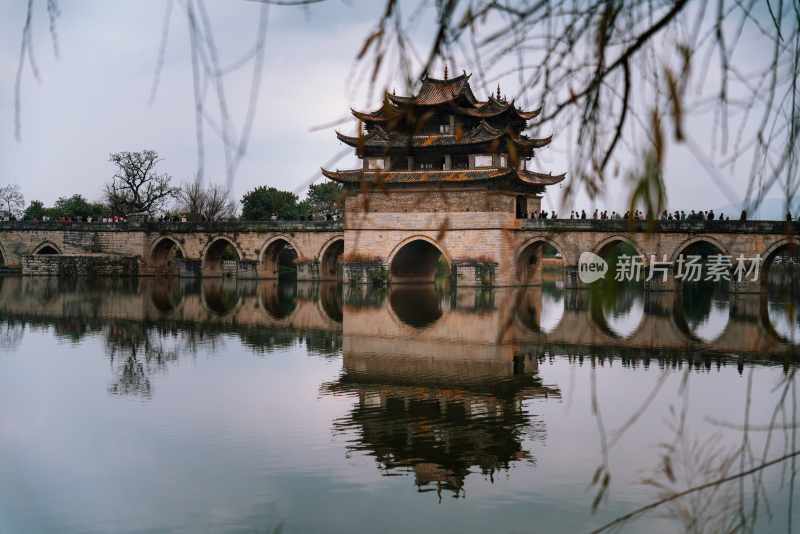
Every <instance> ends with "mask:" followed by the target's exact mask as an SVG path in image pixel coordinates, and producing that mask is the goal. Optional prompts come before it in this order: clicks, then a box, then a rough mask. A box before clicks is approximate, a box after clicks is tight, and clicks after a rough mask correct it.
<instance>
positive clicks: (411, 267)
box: [389, 236, 451, 283]
mask: <svg viewBox="0 0 800 534" xmlns="http://www.w3.org/2000/svg"><path fill="white" fill-rule="evenodd" d="M442 260H443V261H444V262H446V263H447V265H448V270H449V265H450V264H451V262H450V259H449V258H448V257H447V254H445V252H444V250H443V249H442V248H441V247H440V246H439V245H438V244H437V243H436V242H435V241H433V240H432V239H429V238H427V237H424V236H415V237H411V238H409V239H406V240H405V241H403V242H401V243H400V244H399V245H398V246H397V247H396V248H395V250H394V251H393V252H392V254H391V255H390V256H389V265H390V273H391V281H392V282H399V283H419V282H433V281H434V280H435V279H436V275H437V271H438V269H439V265H440V261H442Z"/></svg>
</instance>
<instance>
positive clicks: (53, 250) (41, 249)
mask: <svg viewBox="0 0 800 534" xmlns="http://www.w3.org/2000/svg"><path fill="white" fill-rule="evenodd" d="M55 254H61V249H60V248H58V246H57V245H56V244H55V243H53V242H51V241H43V242H41V243H39V245H37V246H36V248H34V249H33V255H34V256H49V255H55Z"/></svg>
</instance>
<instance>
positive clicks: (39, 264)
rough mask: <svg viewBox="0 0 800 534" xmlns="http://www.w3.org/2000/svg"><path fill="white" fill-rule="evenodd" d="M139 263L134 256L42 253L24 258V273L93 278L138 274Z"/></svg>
mask: <svg viewBox="0 0 800 534" xmlns="http://www.w3.org/2000/svg"><path fill="white" fill-rule="evenodd" d="M138 272H139V263H138V260H137V259H136V258H135V257H132V256H105V255H91V256H62V255H41V256H24V257H23V258H22V274H24V275H29V276H60V277H79V278H93V277H101V276H137V275H138Z"/></svg>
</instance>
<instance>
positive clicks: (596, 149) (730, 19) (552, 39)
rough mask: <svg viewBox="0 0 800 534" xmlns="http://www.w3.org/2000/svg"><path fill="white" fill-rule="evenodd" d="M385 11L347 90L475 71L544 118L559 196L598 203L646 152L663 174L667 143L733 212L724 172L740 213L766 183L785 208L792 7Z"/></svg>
mask: <svg viewBox="0 0 800 534" xmlns="http://www.w3.org/2000/svg"><path fill="white" fill-rule="evenodd" d="M384 4H385V9H384V11H383V14H382V16H381V17H380V19H379V20H378V22H377V23H376V25H375V27H374V29H373V31H371V32H370V33H369V35H368V36H367V37H366V39H365V40H364V42H363V45H362V47H361V49H360V51H359V52H358V55H357V59H358V61H359V65H360V72H359V73H358V74H357V75H356V76H354V77H353V79H354V80H362V81H363V80H366V81H367V82H368V83H369V85H370V86H371V87H373V88H374V89H378V88H381V89H384V90H385V89H389V88H390V85H391V84H392V83H393V82H394V81H395V80H396V79H397V78H398V77H400V78H401V79H402V80H405V83H406V85H407V88H408V89H411V88H412V86H413V84H414V82H415V81H416V80H418V79H419V77H420V76H422V75H424V74H425V73H428V72H430V73H431V74H433V73H434V69H441V68H442V66H443V65H449V66H450V68H451V69H452V70H451V71H455V70H456V68H457V67H458V71H460V70H461V68H462V67H466V68H468V69H470V70H472V72H473V73H475V75H476V80H477V82H478V84H477V85H478V86H480V87H482V89H483V90H484V91H485V92H486V93H488V92H490V91H491V90H492V89H493V88H494V85H495V84H497V83H498V82H504V83H505V84H509V85H510V84H512V83H513V84H514V85H515V86H516V87H518V91H517V93H516V94H515V95H513V96H516V98H517V100H518V102H519V103H524V104H526V105H531V104H533V107H538V108H541V109H542V111H541V113H540V114H539V116H538V117H537V120H536V121H535V123H533V124H532V128H534V129H544V130H546V131H547V132H553V131H556V132H559V136H560V137H562V138H564V139H566V141H567V147H566V150H567V151H568V157H569V159H570V162H571V163H570V167H571V169H570V171H571V172H570V174H571V177H572V180H570V183H569V184H568V188H567V191H566V192H567V196H568V197H569V195H570V194H573V193H575V190H576V189H577V188H579V187H584V188H585V189H586V191H587V192H588V193H589V194H590V195H591V196H594V195H595V194H597V193H599V192H602V191H603V190H604V188H605V187H606V185H607V182H608V179H609V178H610V177H612V176H615V175H616V174H617V172H618V170H619V169H620V167H623V168H625V167H627V168H626V169H623V170H632V169H635V168H636V166H638V165H639V163H638V161H640V159H641V154H648V153H651V152H652V153H653V154H654V155H655V163H656V164H657V165H658V166H659V167H661V166H662V165H663V162H664V154H665V152H666V148H667V144H668V142H669V141H670V140H674V142H675V143H676V144H678V143H679V144H683V145H684V146H685V147H686V148H687V149H688V150H689V151H690V152H691V153H692V154H693V155H694V156H695V158H696V159H697V160H698V162H699V163H700V165H701V166H702V167H703V168H704V169H705V171H706V174H707V175H708V176H709V178H710V179H711V180H712V181H713V182H714V183H715V184H716V185H717V187H718V188H719V190H720V193H721V194H722V196H724V197H726V198H727V200H728V201H730V202H737V201H739V200H741V198H740V193H738V192H737V191H735V190H734V189H733V188H731V187H730V185H729V180H728V179H726V178H727V177H723V172H726V173H729V172H733V171H735V170H736V167H737V165H738V166H742V167H743V168H744V170H745V172H747V173H748V174H749V188H748V190H747V192H746V195H745V201H746V202H747V203H748V204H749V205H750V207H751V208H752V207H753V206H755V205H757V204H759V203H760V201H761V200H762V199H763V198H764V196H765V195H766V194H767V193H768V192H769V191H770V189H771V188H773V186H775V187H777V188H778V189H780V190H781V192H782V193H783V195H784V196H785V199H786V202H787V204H788V205H790V204H791V201H792V199H793V198H794V197H795V195H796V193H797V190H798V187H799V186H800V171H798V169H799V168H800V166H799V165H798V164H799V163H800V100H799V99H798V96H800V95H798V80H800V39H799V38H798V35H800V17H798V7H797V3H796V2H787V1H785V0H777V1H775V2H768V3H766V5H763V4H761V3H757V2H725V1H724V0H716V1H714V2H705V1H703V2H689V1H688V0H671V1H667V2H658V1H653V0H629V1H622V0H612V1H608V0H591V1H587V2H578V3H576V2H573V1H570V0H545V1H540V0H536V1H533V0H516V1H504V2H498V1H496V0H461V1H459V0H421V1H420V2H419V5H417V6H416V7H415V8H414V9H413V10H411V11H408V12H404V11H402V10H401V3H400V2H397V1H396V0H385V2H384ZM403 5H405V4H403ZM425 16H431V17H433V18H434V20H432V21H431V22H432V23H433V26H434V28H435V31H434V33H433V34H432V38H431V39H427V40H423V41H422V42H420V39H419V38H417V37H413V36H412V31H413V30H414V29H415V28H417V27H419V26H420V25H421V24H423V22H422V21H421V20H420V19H422V18H424V17H425ZM754 49H758V50H763V53H761V54H757V55H753V54H752V53H751V51H752V50H754ZM372 92H373V93H374V91H372ZM698 116H699V117H702V119H704V121H703V122H704V123H703V124H702V125H701V126H702V128H703V130H699V131H693V128H692V127H691V126H690V127H688V128H687V124H686V123H687V117H698ZM695 126H696V125H695ZM657 174H660V173H657ZM653 175H654V173H652V172H651V173H648V176H646V177H643V178H642V180H648V181H649V180H650V178H651V177H652V176H653ZM638 186H639V184H632V189H633V190H635V189H636V188H637V187H638ZM647 207H648V208H650V206H647ZM653 208H655V207H653ZM652 211H655V209H653V210H652Z"/></svg>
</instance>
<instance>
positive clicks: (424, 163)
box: [414, 156, 444, 171]
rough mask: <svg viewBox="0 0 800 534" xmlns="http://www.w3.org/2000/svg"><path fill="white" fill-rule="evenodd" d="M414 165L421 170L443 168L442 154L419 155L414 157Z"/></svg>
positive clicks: (438, 169)
mask: <svg viewBox="0 0 800 534" xmlns="http://www.w3.org/2000/svg"><path fill="white" fill-rule="evenodd" d="M414 166H415V167H416V168H417V169H419V170H422V171H440V170H442V169H444V156H419V157H417V158H415V159H414Z"/></svg>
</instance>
